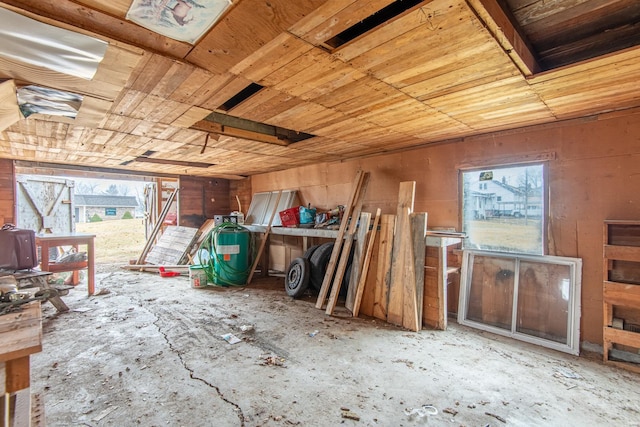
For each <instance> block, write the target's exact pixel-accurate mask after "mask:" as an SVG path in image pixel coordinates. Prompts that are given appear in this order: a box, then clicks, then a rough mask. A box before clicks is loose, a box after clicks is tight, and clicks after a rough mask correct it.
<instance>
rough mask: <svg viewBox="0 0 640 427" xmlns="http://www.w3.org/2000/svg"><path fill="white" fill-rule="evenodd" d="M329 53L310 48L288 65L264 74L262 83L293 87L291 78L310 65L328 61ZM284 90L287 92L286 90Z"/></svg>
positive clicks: (277, 87)
mask: <svg viewBox="0 0 640 427" xmlns="http://www.w3.org/2000/svg"><path fill="white" fill-rule="evenodd" d="M326 58H327V53H326V52H324V51H322V50H321V49H315V48H314V49H309V50H308V51H305V52H304V53H303V54H301V55H300V56H299V57H297V58H295V59H294V60H293V61H291V62H289V63H288V64H287V65H286V66H283V67H280V68H278V69H274V70H273V72H271V73H269V74H268V75H266V76H264V77H263V78H262V79H261V80H260V84H262V85H264V86H273V87H274V89H276V90H282V88H284V89H287V88H291V87H292V86H291V84H290V80H289V79H292V78H295V77H296V75H297V74H298V73H302V72H304V71H305V70H307V69H308V68H309V67H314V66H316V64H317V63H318V62H320V61H326ZM283 92H285V93H287V92H286V90H283Z"/></svg>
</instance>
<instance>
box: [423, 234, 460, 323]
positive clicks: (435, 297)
mask: <svg viewBox="0 0 640 427" xmlns="http://www.w3.org/2000/svg"><path fill="white" fill-rule="evenodd" d="M438 252H439V248H436V247H432V246H427V247H426V266H427V267H426V268H425V277H424V302H423V311H422V323H423V324H424V325H425V326H428V327H429V328H433V329H442V327H443V326H444V325H442V324H441V317H442V314H441V313H440V308H441V307H442V305H443V303H444V302H443V301H441V300H440V298H441V296H442V295H441V294H440V291H439V289H438V267H439V261H438V259H439V257H438ZM455 301H456V303H457V301H458V299H457V298H456V300H455Z"/></svg>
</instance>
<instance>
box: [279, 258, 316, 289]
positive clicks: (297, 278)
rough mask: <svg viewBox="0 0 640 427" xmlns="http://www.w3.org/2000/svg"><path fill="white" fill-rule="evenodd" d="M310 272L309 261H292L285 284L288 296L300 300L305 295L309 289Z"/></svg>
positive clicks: (300, 259) (301, 259) (303, 259)
mask: <svg viewBox="0 0 640 427" xmlns="http://www.w3.org/2000/svg"><path fill="white" fill-rule="evenodd" d="M309 270H310V268H309V260H308V259H306V258H296V259H294V260H293V261H291V264H289V268H288V269H287V277H286V279H285V284H284V287H285V290H286V291H287V295H289V296H290V297H293V298H300V297H301V296H302V295H303V294H304V292H305V291H306V290H307V287H309Z"/></svg>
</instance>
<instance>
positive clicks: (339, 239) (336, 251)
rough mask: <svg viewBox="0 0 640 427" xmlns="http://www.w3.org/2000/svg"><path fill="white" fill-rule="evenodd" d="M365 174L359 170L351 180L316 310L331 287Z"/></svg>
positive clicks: (320, 306) (322, 303) (321, 304)
mask: <svg viewBox="0 0 640 427" xmlns="http://www.w3.org/2000/svg"><path fill="white" fill-rule="evenodd" d="M364 175H365V172H363V171H362V170H359V171H358V172H357V173H356V177H355V179H354V180H353V185H352V187H351V194H350V195H349V201H348V202H347V204H346V205H345V208H344V213H343V217H342V218H343V220H342V222H341V223H340V229H339V230H338V235H337V236H336V242H335V244H334V245H333V251H331V257H330V258H329V263H328V264H327V271H326V273H325V275H324V279H323V280H322V286H321V287H320V292H319V294H318V299H317V301H316V308H319V309H322V306H323V305H324V301H325V299H326V298H327V294H328V293H329V286H330V285H331V279H332V278H333V273H334V272H335V269H336V262H337V260H338V256H339V255H340V250H341V249H342V244H343V239H344V235H345V232H346V231H347V225H348V222H349V221H348V219H349V217H350V216H351V213H352V211H353V203H354V202H355V200H356V198H357V196H358V192H359V191H360V186H361V185H362V181H363V179H364Z"/></svg>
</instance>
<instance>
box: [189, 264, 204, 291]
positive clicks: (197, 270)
mask: <svg viewBox="0 0 640 427" xmlns="http://www.w3.org/2000/svg"><path fill="white" fill-rule="evenodd" d="M189 282H190V283H191V287H192V288H204V287H205V286H207V272H206V271H205V270H204V266H203V265H190V266H189Z"/></svg>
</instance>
